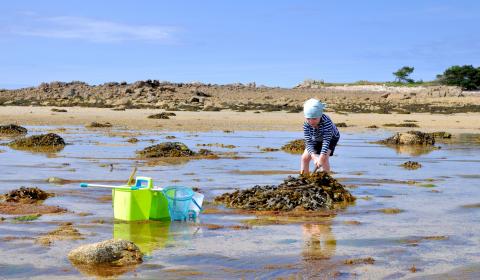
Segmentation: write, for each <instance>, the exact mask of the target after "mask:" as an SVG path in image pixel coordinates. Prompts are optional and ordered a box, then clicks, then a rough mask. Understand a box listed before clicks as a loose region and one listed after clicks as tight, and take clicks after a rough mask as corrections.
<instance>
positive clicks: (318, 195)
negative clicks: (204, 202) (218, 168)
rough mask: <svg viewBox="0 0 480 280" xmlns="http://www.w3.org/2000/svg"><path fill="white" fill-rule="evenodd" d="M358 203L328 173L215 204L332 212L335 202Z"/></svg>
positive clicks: (225, 197)
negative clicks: (327, 210)
mask: <svg viewBox="0 0 480 280" xmlns="http://www.w3.org/2000/svg"><path fill="white" fill-rule="evenodd" d="M354 200H355V198H354V197H353V195H352V194H351V193H350V192H349V191H348V190H346V189H345V187H344V186H343V185H342V184H340V183H338V181H337V180H335V179H334V178H333V177H331V176H330V175H329V174H328V173H325V172H318V173H312V174H310V175H300V176H299V177H291V176H289V177H288V178H287V179H285V180H284V182H283V183H281V184H280V185H278V186H272V185H267V186H258V185H257V186H254V187H253V188H250V189H246V190H237V191H235V192H233V193H225V194H223V195H220V196H217V197H216V198H215V202H217V203H221V204H224V205H226V206H227V207H231V208H241V209H247V210H259V211H291V210H294V209H302V210H320V209H331V208H333V207H334V204H335V203H342V202H352V201H354Z"/></svg>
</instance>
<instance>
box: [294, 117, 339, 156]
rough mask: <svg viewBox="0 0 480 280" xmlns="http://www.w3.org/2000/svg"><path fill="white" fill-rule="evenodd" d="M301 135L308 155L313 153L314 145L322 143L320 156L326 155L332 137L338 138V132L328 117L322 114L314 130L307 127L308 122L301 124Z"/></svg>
mask: <svg viewBox="0 0 480 280" xmlns="http://www.w3.org/2000/svg"><path fill="white" fill-rule="evenodd" d="M303 135H304V140H305V147H306V148H307V151H308V153H309V154H314V153H315V143H317V142H322V141H323V143H322V150H321V151H320V153H321V154H325V155H326V154H327V151H328V146H330V141H331V140H332V138H333V137H335V138H338V137H340V132H338V129H337V127H336V126H335V124H334V123H333V122H332V120H331V119H330V117H328V116H327V115H325V114H323V115H322V117H321V119H320V123H319V124H318V128H314V127H313V126H311V125H309V124H308V122H304V123H303Z"/></svg>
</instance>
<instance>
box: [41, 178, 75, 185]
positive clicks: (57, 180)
mask: <svg viewBox="0 0 480 280" xmlns="http://www.w3.org/2000/svg"><path fill="white" fill-rule="evenodd" d="M46 181H47V183H51V184H59V185H63V184H67V183H69V182H70V180H65V179H62V178H58V177H49V178H48V179H47V180H46Z"/></svg>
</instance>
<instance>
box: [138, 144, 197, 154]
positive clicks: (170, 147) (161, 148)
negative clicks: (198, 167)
mask: <svg viewBox="0 0 480 280" xmlns="http://www.w3.org/2000/svg"><path fill="white" fill-rule="evenodd" d="M137 154H139V155H140V156H141V157H146V158H158V157H191V156H194V155H195V152H194V151H192V150H190V149H189V148H188V147H187V146H186V145H185V144H183V143H181V142H164V143H160V144H157V145H153V146H148V147H146V148H145V149H143V150H141V151H138V152H137Z"/></svg>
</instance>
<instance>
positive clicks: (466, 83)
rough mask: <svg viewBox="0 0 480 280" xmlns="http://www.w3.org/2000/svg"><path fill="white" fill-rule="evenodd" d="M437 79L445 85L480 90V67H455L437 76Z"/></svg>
mask: <svg viewBox="0 0 480 280" xmlns="http://www.w3.org/2000/svg"><path fill="white" fill-rule="evenodd" d="M437 79H438V80H439V81H440V83H442V84H444V85H449V86H459V87H461V88H462V89H464V90H475V89H480V67H477V68H475V67H473V66H472V65H463V66H458V65H455V66H452V67H450V68H448V69H447V70H445V72H443V74H442V75H437Z"/></svg>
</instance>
